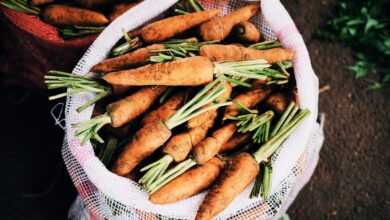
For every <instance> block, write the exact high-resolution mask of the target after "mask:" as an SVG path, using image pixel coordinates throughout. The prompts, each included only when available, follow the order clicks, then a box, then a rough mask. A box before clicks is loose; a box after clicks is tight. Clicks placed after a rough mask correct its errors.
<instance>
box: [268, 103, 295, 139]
mask: <svg viewBox="0 0 390 220" xmlns="http://www.w3.org/2000/svg"><path fill="white" fill-rule="evenodd" d="M294 106H295V102H291V103H290V104H289V105H288V106H287V108H286V110H284V112H283V114H282V116H281V117H280V119H279V121H278V122H277V123H276V125H275V127H274V129H273V130H272V133H271V137H273V136H275V135H276V134H277V133H278V132H279V130H280V128H281V127H282V125H283V124H284V122H285V121H286V119H287V117H288V116H289V115H290V113H291V111H292V110H293V108H294Z"/></svg>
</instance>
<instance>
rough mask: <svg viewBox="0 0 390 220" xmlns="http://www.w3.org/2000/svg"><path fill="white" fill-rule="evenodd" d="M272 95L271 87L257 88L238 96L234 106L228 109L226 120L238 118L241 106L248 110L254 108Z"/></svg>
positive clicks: (234, 100) (225, 115)
mask: <svg viewBox="0 0 390 220" xmlns="http://www.w3.org/2000/svg"><path fill="white" fill-rule="evenodd" d="M270 93H271V89H270V88H269V87H266V86H265V87H255V88H252V89H250V90H248V91H246V92H243V93H242V94H239V95H237V96H236V97H234V99H233V103H236V104H233V105H230V106H228V107H227V108H226V110H225V114H224V117H223V118H224V119H227V118H229V117H233V116H236V115H238V114H239V113H240V105H242V106H244V107H246V108H253V107H254V106H256V105H257V104H258V103H260V102H262V101H263V100H265V99H266V98H267V97H268V95H269V94H270Z"/></svg>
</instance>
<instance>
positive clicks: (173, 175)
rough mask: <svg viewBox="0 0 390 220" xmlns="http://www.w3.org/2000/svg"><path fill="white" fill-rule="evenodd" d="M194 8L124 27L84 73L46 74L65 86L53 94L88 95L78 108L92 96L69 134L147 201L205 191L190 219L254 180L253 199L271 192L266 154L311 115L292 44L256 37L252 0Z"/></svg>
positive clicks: (211, 212)
mask: <svg viewBox="0 0 390 220" xmlns="http://www.w3.org/2000/svg"><path fill="white" fill-rule="evenodd" d="M195 6H196V7H195V11H194V12H191V13H189V12H185V11H183V10H182V9H178V10H177V11H179V12H180V13H182V14H181V15H175V16H171V17H167V18H164V19H161V20H159V21H155V22H153V23H150V24H147V25H145V26H144V27H142V28H140V29H139V30H136V31H132V32H129V33H125V34H124V38H125V39H126V42H125V43H123V42H119V43H118V44H117V46H116V47H115V48H114V49H113V51H112V53H111V54H110V57H108V58H107V59H105V60H103V61H101V62H100V63H98V64H96V65H95V66H94V67H93V68H92V70H91V74H88V75H86V76H75V75H72V74H70V73H64V72H61V71H50V72H49V73H48V75H47V76H46V83H47V85H48V88H49V89H59V88H67V91H66V92H63V93H61V94H58V95H55V96H52V97H51V98H52V99H56V98H61V97H64V96H67V95H73V94H76V93H83V92H93V93H96V96H95V98H93V99H91V100H90V101H89V102H87V103H84V104H83V105H81V106H80V107H79V108H78V111H83V110H84V109H85V108H90V105H92V104H94V103H96V105H95V109H94V117H93V118H92V119H91V120H89V121H86V122H81V123H79V124H75V125H74V126H75V128H76V136H77V137H79V139H80V141H81V143H82V144H83V143H85V142H88V141H92V143H93V145H94V146H95V150H96V151H97V155H103V156H102V161H103V162H104V163H105V164H106V165H107V167H109V168H110V169H111V170H112V172H114V173H116V174H117V175H120V176H124V177H128V178H130V179H133V180H136V181H138V182H139V184H140V185H141V186H142V187H143V188H144V189H145V191H146V192H148V193H149V194H150V201H151V202H153V203H156V204H168V203H174V202H177V201H180V200H183V199H186V198H189V197H191V196H194V195H196V194H198V193H201V192H203V191H205V190H207V189H209V192H208V194H207V196H206V197H205V199H204V201H203V203H202V204H201V205H200V207H199V210H198V214H197V216H196V219H198V220H203V219H212V218H214V217H215V216H216V215H218V213H220V212H221V211H223V210H224V209H225V208H227V207H228V206H229V204H230V203H231V202H232V201H233V200H234V199H235V198H236V197H237V196H238V195H239V194H240V193H241V192H242V191H244V189H245V188H246V187H248V186H249V184H250V183H252V182H253V181H255V185H254V188H253V191H252V193H251V196H252V197H253V196H254V197H257V196H259V195H260V194H261V196H262V197H263V198H266V197H267V196H268V195H269V194H270V186H271V184H272V183H271V182H270V181H271V178H270V175H272V163H271V162H270V160H269V159H270V157H271V156H272V155H273V153H274V152H275V151H276V150H277V149H278V148H279V147H280V146H281V145H282V143H283V142H284V141H285V140H286V139H287V138H288V137H289V135H290V134H291V133H292V132H293V131H294V130H295V129H296V128H297V127H298V126H299V125H300V124H301V123H302V122H303V120H304V119H305V118H306V117H307V116H308V115H309V114H310V112H309V111H308V110H304V109H300V108H299V106H298V105H297V104H296V100H295V99H294V97H295V96H294V90H295V87H296V85H295V81H294V77H293V69H292V62H291V61H292V60H293V58H294V53H293V51H292V50H290V49H286V48H283V47H282V46H281V45H280V43H278V42H277V41H262V39H261V32H260V31H259V30H258V29H257V28H256V26H255V25H254V24H253V23H251V21H250V19H251V18H252V17H253V16H254V15H255V14H256V13H258V12H259V7H258V5H252V4H249V5H247V6H244V7H242V8H239V9H237V10H236V11H233V12H231V13H230V14H228V15H225V16H221V15H220V13H221V11H219V10H217V9H213V10H204V9H203V7H201V5H200V4H199V3H197V4H196V5H195ZM134 39H137V42H138V44H137V46H136V48H130V47H129V45H130V44H132V43H134ZM118 48H120V49H118ZM122 49H123V50H122ZM112 137H115V138H114V139H119V141H118V142H117V141H113V140H112V139H113V138H112ZM105 139H106V140H109V141H108V142H109V144H108V146H107V147H105V144H104V140H105ZM113 143H119V144H117V147H116V148H115V147H113ZM263 172H264V174H263Z"/></svg>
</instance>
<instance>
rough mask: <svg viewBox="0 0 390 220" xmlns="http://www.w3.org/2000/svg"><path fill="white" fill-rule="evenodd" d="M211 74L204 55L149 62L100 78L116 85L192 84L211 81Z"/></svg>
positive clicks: (210, 63) (211, 64)
mask: <svg viewBox="0 0 390 220" xmlns="http://www.w3.org/2000/svg"><path fill="white" fill-rule="evenodd" d="M213 74H214V70H213V63H212V62H210V60H209V59H208V58H206V57H200V56H196V57H189V58H183V59H180V60H176V61H172V62H166V63H157V64H149V65H146V66H143V67H140V68H137V69H130V70H122V71H118V72H111V73H108V74H106V75H104V76H103V77H102V78H103V79H104V80H105V81H107V82H108V83H110V84H116V85H128V86H140V85H176V86H177V85H181V86H186V85H192V86H193V85H202V84H205V83H208V82H211V81H212V80H213V77H214V76H213ZM189 76H191V77H189Z"/></svg>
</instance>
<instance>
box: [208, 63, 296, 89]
mask: <svg viewBox="0 0 390 220" xmlns="http://www.w3.org/2000/svg"><path fill="white" fill-rule="evenodd" d="M270 67H271V65H270V64H269V63H268V62H267V61H266V60H263V59H257V60H245V61H224V62H215V63H214V74H215V75H216V76H217V77H221V76H222V77H225V78H228V81H230V82H232V83H234V84H236V85H242V84H244V86H246V83H245V82H246V81H247V80H249V79H258V80H265V81H267V84H285V83H287V82H288V79H289V76H288V75H286V74H285V73H284V72H280V71H278V70H275V69H271V68H270ZM235 81H236V82H235ZM237 82H239V83H237Z"/></svg>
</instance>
